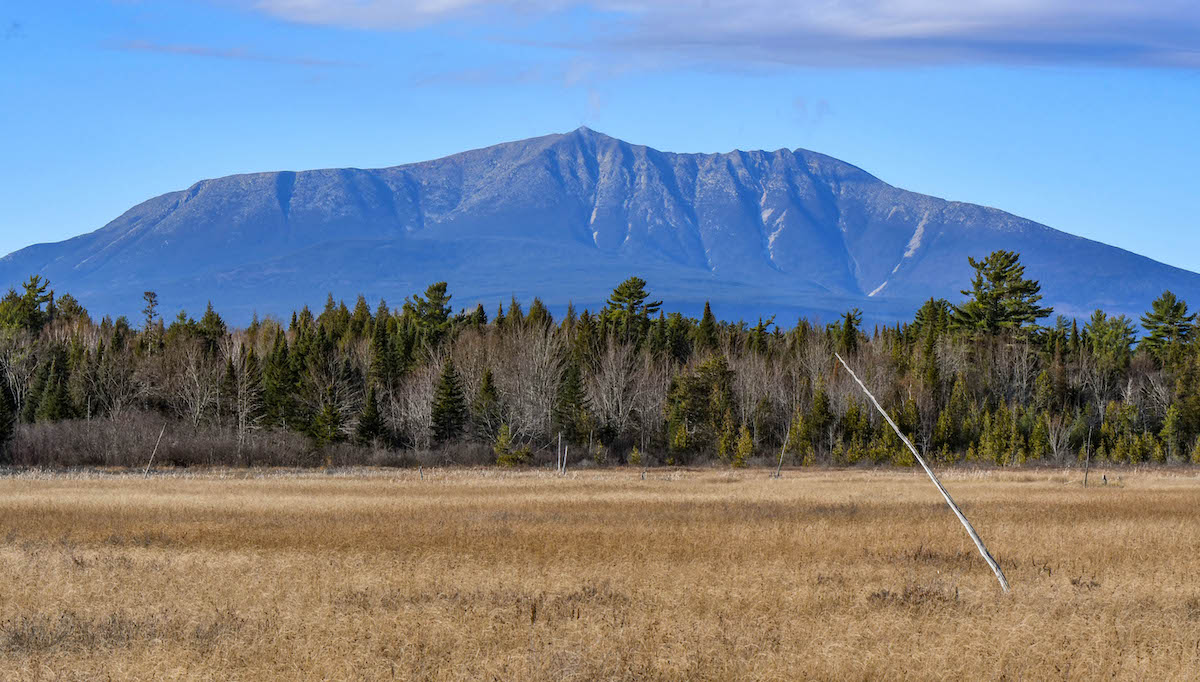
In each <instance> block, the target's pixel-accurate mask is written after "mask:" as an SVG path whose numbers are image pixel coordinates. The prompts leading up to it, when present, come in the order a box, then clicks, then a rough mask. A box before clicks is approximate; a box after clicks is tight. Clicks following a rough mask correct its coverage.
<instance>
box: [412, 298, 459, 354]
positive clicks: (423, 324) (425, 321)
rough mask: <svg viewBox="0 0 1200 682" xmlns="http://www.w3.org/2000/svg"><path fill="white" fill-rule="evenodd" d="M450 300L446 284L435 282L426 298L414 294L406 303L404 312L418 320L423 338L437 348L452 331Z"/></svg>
mask: <svg viewBox="0 0 1200 682" xmlns="http://www.w3.org/2000/svg"><path fill="white" fill-rule="evenodd" d="M450 299H451V295H450V294H449V293H448V292H447V287H446V283H445V282H435V283H433V284H430V285H429V287H428V288H427V289H425V295H424V296H418V295H416V294H413V295H412V296H410V297H409V298H408V300H406V301H405V302H404V312H405V314H406V315H409V316H411V317H412V318H413V319H415V320H416V322H417V325H418V326H419V328H420V330H421V334H422V336H423V337H424V338H425V340H426V341H427V342H428V343H429V345H430V346H431V347H435V348H436V347H437V346H438V344H440V343H441V342H442V339H444V338H445V336H446V334H447V333H448V332H449V330H450V312H451V307H450Z"/></svg>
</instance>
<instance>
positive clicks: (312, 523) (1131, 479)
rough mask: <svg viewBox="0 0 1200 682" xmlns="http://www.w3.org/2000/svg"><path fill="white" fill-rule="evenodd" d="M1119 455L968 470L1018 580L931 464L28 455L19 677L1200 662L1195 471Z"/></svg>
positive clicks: (5, 634)
mask: <svg viewBox="0 0 1200 682" xmlns="http://www.w3.org/2000/svg"><path fill="white" fill-rule="evenodd" d="M1103 473H1106V474H1107V476H1108V479H1109V481H1110V484H1109V485H1107V486H1093V487H1089V488H1087V489H1084V488H1083V487H1082V486H1081V485H1080V478H1081V476H1080V474H1078V473H1077V472H1075V471H1070V472H1060V471H1040V470H1039V471H1017V472H1003V473H1001V472H968V471H958V472H950V473H947V474H945V477H944V481H945V483H946V486H947V488H949V490H950V492H951V494H953V495H955V497H956V499H957V500H958V501H959V502H960V503H961V504H962V506H963V509H964V511H965V512H966V513H967V515H968V516H969V517H970V518H971V520H972V522H973V523H974V524H975V526H976V528H978V530H979V532H980V534H981V535H982V536H983V539H984V540H985V542H987V543H988V546H989V548H990V549H991V550H992V553H993V554H994V555H995V556H996V558H997V559H998V560H999V562H1000V563H1001V566H1002V567H1003V569H1004V570H1005V572H1006V573H1007V575H1008V579H1009V581H1010V582H1011V583H1012V587H1013V590H1012V593H1011V594H1010V595H1008V596H1004V595H1002V594H1001V593H1000V590H999V587H998V586H997V584H996V581H995V578H994V577H993V576H992V574H991V572H990V571H989V570H988V568H987V566H986V565H985V564H984V563H983V561H982V560H981V559H980V558H979V556H978V555H977V554H976V553H975V550H974V548H973V546H972V545H971V544H970V540H969V539H968V538H967V536H966V534H965V533H964V531H963V529H962V527H961V526H959V525H958V523H957V521H956V520H955V519H954V517H953V515H952V514H951V513H950V512H949V510H947V509H946V507H945V505H944V504H943V503H942V501H941V499H940V498H939V497H938V495H937V492H936V490H935V489H934V488H933V486H932V485H931V484H930V483H929V481H928V480H927V479H925V478H923V477H922V475H920V474H919V473H916V472H913V473H910V472H906V471H904V472H899V471H894V470H892V471H866V470H855V471H805V472H799V471H796V472H785V473H784V478H783V479H782V480H778V481H773V480H769V479H768V477H767V472H765V471H738V472H733V473H730V472H726V471H691V472H678V471H666V470H660V471H651V472H649V473H648V474H647V476H646V480H641V478H640V476H639V472H637V471H632V470H604V471H598V472H581V473H579V474H577V475H572V476H568V477H567V478H556V477H554V476H551V475H549V474H548V473H541V472H524V473H511V474H510V473H504V472H499V471H495V470H486V471H482V470H481V471H462V470H457V471H455V470H446V471H429V470H426V471H425V478H424V480H419V479H418V477H417V474H416V472H410V471H399V472H347V473H336V474H322V473H307V474H299V473H286V474H285V473H280V474H259V475H257V476H256V475H254V474H247V473H245V472H226V473H221V472H214V473H211V474H201V475H194V474H189V475H179V476H171V475H159V476H154V477H151V478H150V479H142V478H141V477H140V476H132V475H128V476H122V475H87V476H84V475H74V476H71V475H38V474H29V475H20V476H10V477H8V478H3V479H0V574H2V575H3V576H4V577H3V580H2V581H0V678H2V679H14V678H19V679H95V678H114V679H131V678H133V679H137V678H140V679H161V678H171V677H176V678H178V677H187V678H207V679H243V680H252V679H265V678H288V679H295V678H314V677H315V678H330V679H363V678H367V679H391V678H392V677H395V678H401V679H446V680H450V679H502V680H574V679H579V680H583V679H637V680H646V679H670V680H676V679H713V680H730V679H777V680H793V679H798V678H824V679H831V678H837V679H897V678H911V679H926V678H945V679H1009V680H1017V679H1095V678H1101V677H1103V678H1118V679H1135V678H1140V679H1143V680H1151V679H1153V680H1170V679H1179V680H1182V679H1196V678H1197V676H1198V675H1200V476H1198V475H1197V474H1195V473H1190V472H1186V471H1176V472H1162V471H1159V472H1150V471H1142V472H1134V471H1107V472H1103ZM1092 475H1093V480H1097V479H1099V478H1100V475H1101V473H1098V472H1095V471H1093V474H1092ZM1118 477H1119V480H1118Z"/></svg>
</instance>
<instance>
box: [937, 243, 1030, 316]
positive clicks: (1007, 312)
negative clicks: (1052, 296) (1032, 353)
mask: <svg viewBox="0 0 1200 682" xmlns="http://www.w3.org/2000/svg"><path fill="white" fill-rule="evenodd" d="M967 261H968V262H969V263H970V264H971V267H972V268H974V269H975V278H974V279H973V280H972V282H971V288H970V289H964V290H963V291H962V294H963V295H964V296H969V297H970V298H969V299H968V300H967V301H966V302H964V303H962V304H961V305H956V306H954V312H953V313H952V314H951V318H950V319H951V324H952V325H953V326H954V328H956V329H959V330H962V331H965V332H967V333H970V334H984V335H993V334H1000V333H1011V332H1016V331H1018V330H1021V329H1024V328H1026V327H1028V326H1030V325H1033V324H1035V323H1036V322H1037V320H1039V319H1040V318H1043V317H1046V316H1047V315H1049V314H1051V313H1052V312H1054V310H1053V309H1051V308H1043V307H1041V306H1039V305H1038V303H1039V302H1040V301H1041V300H1042V296H1041V285H1039V284H1038V283H1037V282H1036V281H1035V280H1030V279H1025V266H1023V265H1021V262H1020V256H1019V255H1018V254H1017V253H1015V252H1013V251H993V252H992V253H991V254H989V255H988V257H987V258H984V259H983V260H981V261H977V260H975V259H974V258H971V257H968V258H967Z"/></svg>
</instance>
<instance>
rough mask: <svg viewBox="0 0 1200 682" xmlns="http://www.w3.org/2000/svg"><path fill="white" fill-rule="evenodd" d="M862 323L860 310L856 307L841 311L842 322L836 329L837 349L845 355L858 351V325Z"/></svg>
mask: <svg viewBox="0 0 1200 682" xmlns="http://www.w3.org/2000/svg"><path fill="white" fill-rule="evenodd" d="M860 324H862V311H861V310H859V309H858V308H855V309H853V310H849V311H847V312H845V313H842V324H841V328H840V329H839V331H838V340H837V344H838V350H839V351H841V352H842V353H843V354H845V355H852V354H854V353H855V352H856V351H858V336H859V334H860V333H861V332H859V330H858V325H860Z"/></svg>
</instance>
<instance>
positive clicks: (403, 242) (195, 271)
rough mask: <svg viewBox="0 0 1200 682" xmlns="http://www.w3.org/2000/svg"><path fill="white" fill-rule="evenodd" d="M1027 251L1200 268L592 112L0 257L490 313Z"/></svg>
mask: <svg viewBox="0 0 1200 682" xmlns="http://www.w3.org/2000/svg"><path fill="white" fill-rule="evenodd" d="M998 248H1005V249H1011V250H1015V251H1019V252H1020V253H1021V254H1022V260H1023V262H1024V263H1025V264H1026V266H1027V274H1028V275H1030V276H1032V277H1034V278H1036V279H1039V280H1040V281H1041V283H1042V286H1043V291H1044V293H1045V295H1046V302H1048V303H1049V304H1051V305H1053V306H1054V308H1055V310H1056V312H1059V313H1064V314H1067V315H1080V316H1083V315H1087V314H1089V313H1090V311H1091V310H1093V309H1095V308H1097V307H1102V308H1104V309H1105V310H1107V311H1110V312H1113V313H1126V314H1130V315H1136V314H1140V313H1141V312H1143V311H1145V310H1146V309H1148V308H1149V305H1150V301H1152V300H1153V299H1154V298H1155V297H1156V296H1157V295H1158V294H1159V293H1161V292H1162V290H1163V289H1171V290H1173V291H1175V292H1176V293H1177V294H1179V295H1181V296H1182V297H1183V298H1185V299H1189V300H1194V301H1196V302H1198V303H1200V275H1197V274H1195V273H1191V272H1188V271H1185V270H1181V269H1178V268H1174V267H1170V266H1167V265H1164V264H1162V263H1158V262H1156V261H1153V260H1150V259H1148V258H1144V257H1142V256H1138V255H1136V254H1133V253H1130V252H1128V251H1124V250H1121V249H1118V248H1115V247H1111V246H1107V245H1104V244H1101V243H1098V242H1094V241H1090V240H1087V239H1082V238H1080V237H1075V236H1072V235H1069V234H1066V233H1063V232H1059V231H1057V230H1053V229H1051V228H1049V227H1046V226H1044V225H1039V224H1037V223H1034V222H1031V221H1029V220H1025V219H1022V218H1018V217H1016V216H1013V215H1010V214H1008V213H1004V212H1003V211H999V210H996V209H992V208H986V207H982V206H976V205H972V204H963V203H958V202H952V201H944V200H942V199H937V198H934V197H929V196H925V195H921V194H915V193H912V192H907V191H904V190H901V189H897V188H895V187H892V186H891V185H888V184H887V183H885V182H882V181H880V180H879V179H877V178H875V177H873V176H871V175H870V174H868V173H866V172H864V171H862V170H860V169H858V168H855V167H854V166H851V165H849V164H847V163H844V162H842V161H838V160H837V159H833V158H830V157H828V156H824V155H822V154H817V153H814V152H809V151H805V150H795V151H790V150H786V149H781V150H778V151H773V152H765V151H754V152H742V151H734V152H730V153H727V154H673V153H668V152H660V151H657V150H655V149H651V148H649V147H644V146H639V145H632V144H629V143H627V142H623V141H621V140H617V139H614V138H611V137H607V136H605V135H602V134H599V133H596V132H594V131H591V130H588V129H586V128H580V129H579V130H576V131H574V132H572V133H568V134H565V135H548V136H545V137H539V138H533V139H529V140H522V141H519V142H509V143H505V144H500V145H496V146H494V147H488V148H486V149H478V150H474V151H469V152H464V153H461V154H456V155H454V156H450V157H446V158H444V159H438V160H435V161H427V162H423V163H416V164H410V165H406V166H396V167H393V168H384V169H376V170H360V169H352V168H349V169H338V170H315V171H303V172H291V171H284V172H277V173H256V174H251V175H234V176H229V177H225V178H219V179H215V180H202V181H200V182H198V183H196V184H195V185H193V186H191V187H190V188H188V189H187V190H184V191H179V192H172V193H169V194H164V195H162V196H159V197H155V198H153V199H150V200H148V201H146V202H144V203H142V204H139V205H137V206H135V207H133V208H131V209H130V210H129V211H127V212H126V213H125V214H123V215H122V216H120V217H119V218H117V219H116V220H114V221H112V222H111V223H109V224H108V225H106V226H104V227H103V228H101V229H99V230H97V231H95V232H91V233H89V234H85V235H81V236H79V237H75V238H73V239H69V240H67V241H64V242H59V243H55V244H39V245H35V246H31V247H28V248H25V249H22V250H20V251H17V252H15V253H12V254H10V255H8V256H6V257H4V258H3V259H0V284H4V285H6V286H8V285H16V284H19V282H20V281H21V280H23V279H24V278H25V277H27V276H28V275H29V274H31V273H39V274H42V275H44V276H46V277H48V278H49V279H50V280H51V282H52V283H53V285H54V287H55V288H56V289H57V290H59V291H70V292H71V293H73V294H74V295H75V296H76V297H77V298H79V299H80V300H81V301H83V303H84V304H85V305H86V306H88V307H89V309H91V310H92V311H93V312H94V313H101V314H103V313H113V314H132V313H134V312H135V311H136V310H138V309H139V308H140V307H141V300H140V299H141V293H142V292H143V291H144V290H146V289H153V290H156V291H158V292H159V295H160V298H161V300H162V305H163V309H164V310H166V311H173V310H177V309H179V308H186V309H188V310H189V311H197V312H198V310H199V309H202V308H203V306H204V304H205V302H206V301H208V300H210V299H211V300H212V301H213V303H214V304H216V305H217V306H218V308H219V309H220V310H222V311H226V312H227V313H228V314H230V315H231V316H232V317H233V318H234V320H235V321H241V318H245V319H248V318H249V316H250V314H251V312H252V311H255V310H257V311H258V312H259V313H260V314H267V313H275V314H283V313H285V312H287V311H290V310H291V309H293V308H294V307H298V306H300V305H303V304H311V305H319V304H320V303H321V302H322V301H324V299H325V295H326V293H327V292H333V294H334V295H335V296H337V297H345V298H352V297H353V296H355V295H356V294H357V293H360V292H361V293H364V294H366V295H367V297H368V298H369V299H372V300H374V299H378V298H379V297H384V298H387V299H388V300H389V301H390V302H392V303H393V304H399V303H400V302H401V301H402V300H403V298H404V297H405V296H407V295H409V294H410V293H413V292H414V291H417V290H421V289H424V287H425V286H426V285H427V284H428V283H430V282H432V281H437V280H446V281H448V282H450V288H451V292H452V293H453V294H454V302H455V304H456V305H458V306H470V305H474V303H475V302H477V301H481V302H483V303H485V304H486V305H487V307H488V308H489V311H490V310H491V309H494V307H495V304H497V303H498V302H500V301H501V300H505V301H507V300H508V298H509V297H510V296H512V295H516V296H517V297H518V298H521V299H528V298H530V297H532V296H534V295H538V296H541V297H542V299H543V300H545V301H546V303H547V304H548V305H550V306H551V307H552V308H553V307H561V306H565V305H566V303H567V302H568V301H570V300H573V301H575V302H576V304H577V305H579V306H581V307H582V306H588V305H590V306H593V307H594V306H596V305H598V304H600V303H601V302H602V301H603V300H604V298H605V296H606V295H607V293H608V292H609V291H610V290H611V289H612V287H613V286H614V285H615V284H616V283H618V282H620V281H621V280H623V279H625V278H626V277H628V276H629V275H632V274H636V275H639V276H641V277H643V278H645V279H646V280H648V281H649V283H650V286H651V288H652V290H653V292H654V295H655V297H656V298H662V299H664V300H665V301H666V307H667V309H674V310H683V311H685V312H689V313H694V312H696V311H698V310H699V309H700V308H701V307H702V306H703V302H704V301H705V300H706V299H708V300H712V302H713V307H714V309H715V310H716V311H717V312H718V314H719V315H721V316H723V317H729V318H737V317H739V316H744V317H745V318H747V319H751V318H754V317H756V316H758V315H760V314H774V313H779V314H780V315H781V319H784V318H790V317H793V316H795V315H800V314H805V315H809V316H816V317H819V318H822V319H831V318H832V317H833V316H835V315H836V314H837V313H838V312H840V311H843V310H845V309H847V308H849V307H854V306H857V307H860V308H862V309H863V310H864V311H866V313H867V315H868V321H871V320H872V319H873V320H874V321H885V320H891V319H898V318H908V317H910V316H911V314H912V312H913V311H914V310H915V309H916V307H917V306H918V305H919V303H920V302H921V301H922V300H924V299H926V298H928V297H930V296H944V297H947V298H950V299H951V300H958V299H960V298H961V296H960V295H959V294H958V291H959V289H962V288H964V287H966V286H967V284H968V282H969V279H970V273H971V271H970V267H969V265H968V264H967V256H968V255H977V256H981V255H985V254H987V253H988V252H990V251H992V250H994V249H998Z"/></svg>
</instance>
